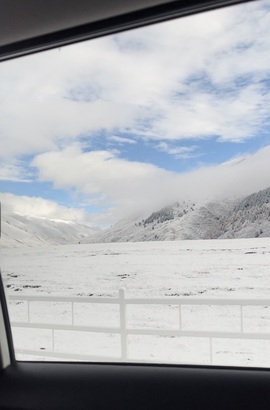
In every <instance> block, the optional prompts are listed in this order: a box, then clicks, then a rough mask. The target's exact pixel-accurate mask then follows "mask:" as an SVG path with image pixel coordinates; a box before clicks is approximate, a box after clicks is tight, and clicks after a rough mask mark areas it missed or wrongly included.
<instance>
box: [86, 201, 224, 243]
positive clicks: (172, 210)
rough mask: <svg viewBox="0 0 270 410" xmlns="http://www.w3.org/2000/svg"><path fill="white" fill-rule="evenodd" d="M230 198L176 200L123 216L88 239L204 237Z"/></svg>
mask: <svg viewBox="0 0 270 410" xmlns="http://www.w3.org/2000/svg"><path fill="white" fill-rule="evenodd" d="M230 207H231V202H230V201H224V202H217V201H212V202H206V203H200V204H195V203H194V202H191V201H184V202H182V203H178V202H177V203H175V204H173V205H171V206H168V207H165V208H162V209H160V210H159V211H155V212H153V213H152V214H150V215H147V216H145V217H144V218H143V217H142V216H136V217H130V218H126V219H123V220H121V221H119V222H118V223H116V224H115V225H114V226H113V227H111V228H109V229H107V230H105V231H102V232H100V233H98V234H95V235H93V236H92V237H91V238H89V242H127V241H132V242H138V241H174V240H182V239H206V238H208V237H209V235H210V233H209V232H212V231H215V228H216V224H217V221H218V220H219V219H220V218H221V217H222V216H224V215H227V214H228V212H229V210H230Z"/></svg>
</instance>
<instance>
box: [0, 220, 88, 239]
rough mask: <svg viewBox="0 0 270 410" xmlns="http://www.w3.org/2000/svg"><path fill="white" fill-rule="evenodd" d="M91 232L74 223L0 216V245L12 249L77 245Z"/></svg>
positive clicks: (86, 227) (83, 226)
mask: <svg viewBox="0 0 270 410" xmlns="http://www.w3.org/2000/svg"><path fill="white" fill-rule="evenodd" d="M93 232H94V230H93V229H91V228H90V227H88V226H85V225H80V224H76V223H74V222H66V221H56V220H50V219H44V218H38V217H28V216H22V215H19V214H15V213H10V214H3V215H2V235H1V242H0V245H1V246H3V247H12V246H23V245H27V246H36V245H41V244H53V245H57V244H66V243H78V242H80V241H81V240H82V239H83V238H85V237H89V236H91V235H92V234H93Z"/></svg>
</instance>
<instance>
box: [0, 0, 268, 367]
mask: <svg viewBox="0 0 270 410" xmlns="http://www.w3.org/2000/svg"><path fill="white" fill-rule="evenodd" d="M269 34H270V1H268V0H267V1H260V2H252V3H250V4H242V5H239V6H235V7H229V8H225V9H221V10H215V11H211V12H206V13H202V14H200V15H194V16H190V17H185V18H181V19H175V20H171V21H169V22H165V23H160V24H156V25H152V26H149V27H145V28H140V29H136V30H131V31H127V32H124V33H120V34H115V35H111V36H107V37H103V38H100V39H95V40H91V41H88V42H82V43H78V44H75V45H71V46H66V47H61V48H58V49H55V50H51V51H47V52H42V53H39V54H35V55H32V56H28V57H23V58H20V59H17V60H12V61H8V62H4V63H2V64H1V65H0V76H1V82H0V104H1V110H0V112H1V114H0V116H1V121H0V138H1V152H0V156H1V168H0V179H1V181H0V189H1V193H0V200H1V205H2V223H1V231H2V232H1V269H2V274H3V276H4V279H5V285H6V289H7V295H8V305H9V314H10V320H11V325H12V333H13V339H14V345H15V353H16V358H17V360H49V361H51V360H57V361H59V360H64V361H72V360H75V361H77V360H79V361H116V362H118V361H123V362H131V363H132V362H147V363H153V362H154V363H177V364H179V363H180V364H203V365H209V364H210V365H225V366H256V367H258V366H259V367H269V364H270V349H269V339H270V299H269V288H270V280H269V264H270V239H269V237H270V203H269V202H270V180H269V175H270V160H269V159H270V138H269V103H270V88H269V79H270V58H269V46H270V35H269Z"/></svg>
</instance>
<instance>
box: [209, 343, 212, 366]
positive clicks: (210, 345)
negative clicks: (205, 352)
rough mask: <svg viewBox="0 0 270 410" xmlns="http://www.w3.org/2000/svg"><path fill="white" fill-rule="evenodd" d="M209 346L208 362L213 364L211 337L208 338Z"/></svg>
mask: <svg viewBox="0 0 270 410" xmlns="http://www.w3.org/2000/svg"><path fill="white" fill-rule="evenodd" d="M209 347H210V364H213V339H212V337H210V338H209Z"/></svg>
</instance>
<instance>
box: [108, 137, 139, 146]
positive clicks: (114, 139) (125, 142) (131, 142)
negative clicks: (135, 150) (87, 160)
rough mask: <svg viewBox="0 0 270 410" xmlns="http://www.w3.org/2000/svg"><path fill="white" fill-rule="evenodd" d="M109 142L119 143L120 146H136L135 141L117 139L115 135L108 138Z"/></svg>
mask: <svg viewBox="0 0 270 410" xmlns="http://www.w3.org/2000/svg"><path fill="white" fill-rule="evenodd" d="M108 140H109V141H114V142H117V143H119V144H120V145H122V144H132V145H133V144H137V141H135V140H133V139H132V138H124V137H118V136H117V135H113V136H112V137H108Z"/></svg>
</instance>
